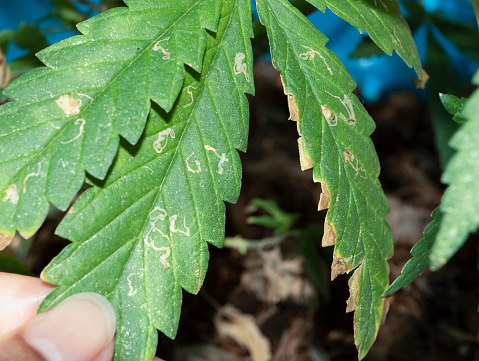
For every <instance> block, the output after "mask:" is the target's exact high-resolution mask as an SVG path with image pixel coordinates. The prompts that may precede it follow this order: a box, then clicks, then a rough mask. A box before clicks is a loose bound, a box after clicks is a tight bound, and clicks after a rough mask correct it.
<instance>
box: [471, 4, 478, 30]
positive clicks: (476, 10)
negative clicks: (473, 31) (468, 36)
mask: <svg viewBox="0 0 479 361" xmlns="http://www.w3.org/2000/svg"><path fill="white" fill-rule="evenodd" d="M471 2H472V7H473V8H474V13H475V14H476V20H477V25H478V26H479V0H471Z"/></svg>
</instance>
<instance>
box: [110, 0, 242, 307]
mask: <svg viewBox="0 0 479 361" xmlns="http://www.w3.org/2000/svg"><path fill="white" fill-rule="evenodd" d="M235 1H237V0H235ZM233 9H234V7H233ZM231 20H232V17H231V16H230V20H229V21H228V25H227V26H226V27H225V31H224V32H223V34H222V36H221V38H220V39H218V40H217V43H215V44H213V45H212V46H211V49H215V48H218V47H219V46H220V44H222V42H223V40H224V37H225V36H226V33H227V31H226V29H228V28H229V26H230V24H231ZM220 21H221V20H220ZM208 50H210V49H205V52H204V54H206V53H207V52H208ZM218 54H219V49H218V50H217V51H216V52H215V55H214V56H213V58H212V61H211V63H210V64H209V66H208V70H207V72H206V74H205V76H204V78H203V80H202V83H201V86H200V87H199V91H198V94H202V93H203V91H204V88H205V85H206V83H207V80H208V78H209V74H210V72H211V70H212V69H213V65H214V64H215V61H216V59H217V56H218ZM180 97H181V96H180ZM199 99H200V95H199V96H198V97H197V99H196V101H195V102H194V104H193V105H192V107H191V111H190V113H189V116H188V119H187V121H186V124H185V126H184V128H183V130H182V132H181V136H180V138H179V140H178V143H177V145H176V149H175V153H174V154H173V156H172V158H171V161H170V164H169V166H168V168H167V169H166V171H165V173H164V176H163V179H162V181H161V183H160V185H159V186H158V187H157V188H158V190H157V195H156V197H155V199H154V200H153V202H152V206H151V207H150V212H151V211H152V210H153V209H154V205H155V204H156V203H157V201H158V199H159V198H160V197H162V189H163V185H164V183H165V181H166V179H167V178H168V175H169V172H170V170H171V167H172V165H173V164H174V162H175V160H176V157H177V155H178V152H179V149H180V145H181V143H182V140H183V137H184V134H185V132H186V130H187V128H188V126H189V124H190V122H191V120H192V119H193V114H194V110H195V109H196V107H197V105H198V104H199ZM155 188H156V187H155ZM147 224H148V222H147V221H145V222H144V224H143V226H142V228H141V230H140V232H139V234H138V236H137V237H136V238H137V240H135V241H134V242H136V244H135V245H134V247H135V248H136V247H137V246H138V242H139V237H140V235H141V234H142V233H143V232H144V230H145V227H146V225H147ZM131 257H132V256H131V255H130V257H129V258H128V260H127V261H126V263H125V266H124V271H123V272H122V274H121V275H120V277H119V278H118V281H117V284H118V283H119V282H120V280H121V279H123V278H124V275H125V270H126V265H127V264H128V263H129V262H130V260H131ZM142 259H143V266H144V267H145V266H146V265H145V257H142ZM173 276H174V278H175V282H176V283H177V284H179V283H178V277H177V276H176V272H175V269H173ZM145 282H146V280H145ZM115 287H116V286H115ZM145 287H146V285H145ZM147 308H148V309H150V306H149V304H148V302H147Z"/></svg>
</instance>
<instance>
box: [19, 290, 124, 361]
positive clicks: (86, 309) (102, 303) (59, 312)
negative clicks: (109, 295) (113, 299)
mask: <svg viewBox="0 0 479 361" xmlns="http://www.w3.org/2000/svg"><path fill="white" fill-rule="evenodd" d="M115 329H116V315H115V311H114V310H113V307H112V306H111V305H110V303H109V302H108V300H107V299H106V298H105V297H103V296H101V295H99V294H97V293H91V292H87V293H79V294H76V295H74V296H71V297H69V298H67V299H66V300H64V301H62V302H61V303H60V304H58V305H57V306H56V307H54V308H52V309H51V310H49V311H48V312H46V313H44V314H41V315H39V316H38V320H35V321H34V323H33V326H32V328H31V329H29V330H28V331H27V332H26V333H25V334H24V336H23V338H24V339H25V341H26V342H27V343H29V344H30V345H31V346H32V347H33V348H34V349H36V350H37V351H38V352H39V353H40V354H41V355H43V357H45V359H46V360H47V361H66V360H68V361H89V360H92V359H93V358H94V357H95V356H97V355H99V354H100V353H101V352H102V351H103V350H104V349H105V348H106V347H107V346H108V344H109V343H110V342H111V340H112V339H113V337H114V335H115Z"/></svg>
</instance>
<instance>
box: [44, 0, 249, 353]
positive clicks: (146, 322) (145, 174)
mask: <svg viewBox="0 0 479 361" xmlns="http://www.w3.org/2000/svg"><path fill="white" fill-rule="evenodd" d="M222 4H223V7H222V10H221V19H220V21H219V25H218V30H217V33H216V35H212V34H209V35H208V37H207V47H206V52H205V58H204V61H203V68H202V70H201V75H198V74H197V73H196V72H194V71H188V73H187V75H186V77H185V82H184V84H183V88H182V91H181V95H180V97H179V99H178V101H177V102H176V104H175V106H174V107H173V109H172V111H171V112H170V113H166V112H165V111H164V110H162V109H157V108H156V107H154V108H153V109H152V110H151V111H150V117H149V120H148V124H147V127H146V130H145V133H144V135H143V137H142V139H141V141H139V142H138V144H137V145H136V146H132V145H130V144H128V143H127V142H126V141H123V142H122V144H121V147H120V150H119V152H118V156H117V158H116V160H115V162H114V164H113V166H112V169H111V172H110V173H109V174H108V177H107V178H106V180H105V181H104V182H103V183H99V184H97V185H96V186H95V187H93V188H91V189H89V190H87V191H86V192H85V193H84V194H83V195H82V196H81V197H80V198H79V200H78V201H77V202H76V203H75V204H74V205H73V207H72V208H71V209H70V211H69V213H68V215H67V216H66V217H65V219H64V220H63V221H62V223H61V224H60V226H59V228H58V229H57V233H58V234H59V235H61V236H62V237H65V238H68V239H70V240H71V241H72V242H73V243H72V244H71V245H69V246H68V247H66V248H65V249H64V250H63V251H62V252H61V253H60V255H59V256H58V257H57V258H56V259H54V260H53V261H52V262H51V263H50V265H49V266H48V267H47V268H46V269H45V270H44V272H43V274H42V278H43V279H44V280H45V281H47V282H50V283H54V284H57V285H59V287H58V288H56V289H55V290H54V291H53V292H52V293H51V294H50V295H49V296H48V297H47V299H46V300H45V301H44V302H43V304H42V306H41V308H40V309H41V310H44V309H46V308H49V307H52V306H54V305H55V304H57V303H58V302H60V301H61V300H62V299H64V298H66V297H68V296H70V295H72V294H74V293H78V292H82V291H87V290H88V291H95V292H98V293H100V294H103V295H105V296H106V297H107V298H108V299H109V300H110V302H111V303H112V305H113V307H114V308H115V309H116V311H117V315H118V328H117V335H116V347H115V360H125V361H131V360H148V361H150V360H151V359H152V358H153V356H154V351H155V350H156V343H157V331H156V329H159V330H161V331H162V332H164V333H165V334H166V335H167V336H169V337H174V336H175V334H176V330H177V327H178V319H179V315H180V308H181V299H182V291H181V288H183V289H185V290H186V291H188V292H191V293H197V292H198V291H199V289H200V287H201V285H202V283H203V280H204V277H205V273H206V269H207V264H208V257H209V256H208V245H207V242H209V243H211V244H213V245H215V246H221V245H222V244H223V240H224V225H225V221H224V219H225V214H224V213H225V212H224V203H223V201H228V202H235V201H236V199H237V197H238V194H239V189H240V182H241V163H240V159H239V155H238V154H237V151H236V149H239V150H242V151H245V150H246V144H247V143H246V141H247V134H248V116H249V114H248V102H247V99H246V96H245V94H244V93H245V92H248V93H253V91H254V88H253V75H252V59H253V56H252V51H251V43H250V37H251V36H252V28H251V9H250V6H251V4H250V2H249V0H234V1H227V2H222ZM203 11H206V12H208V11H209V10H207V9H203ZM199 16H202V14H199Z"/></svg>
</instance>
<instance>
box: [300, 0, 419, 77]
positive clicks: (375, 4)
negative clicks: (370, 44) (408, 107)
mask: <svg viewBox="0 0 479 361" xmlns="http://www.w3.org/2000/svg"><path fill="white" fill-rule="evenodd" d="M307 1H308V2H309V3H310V4H312V5H314V6H315V7H316V8H317V9H318V10H320V11H322V12H324V11H325V10H326V7H328V8H329V9H330V10H331V11H332V12H333V13H335V14H336V15H337V16H339V17H341V18H342V19H344V20H345V21H347V22H348V23H350V24H351V25H352V26H354V27H355V28H357V29H358V30H359V32H360V33H363V32H364V31H367V32H368V35H369V37H370V38H371V39H372V40H373V41H374V42H375V43H376V44H377V45H378V46H379V47H380V48H381V49H382V50H383V51H384V52H385V53H386V54H388V55H391V54H392V53H393V51H396V52H397V54H398V55H399V56H400V57H401V58H402V59H403V60H404V62H405V63H406V64H407V65H408V66H409V67H413V68H414V70H415V71H416V74H417V75H418V77H419V79H421V78H422V66H421V60H420V59H419V54H418V51H417V48H416V43H415V42H414V40H413V38H412V35H411V30H410V29H409V26H408V24H407V22H406V20H404V18H403V16H402V14H401V11H400V10H399V3H398V1H397V0H392V1H387V2H386V1H385V0H364V1H358V0H307Z"/></svg>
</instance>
